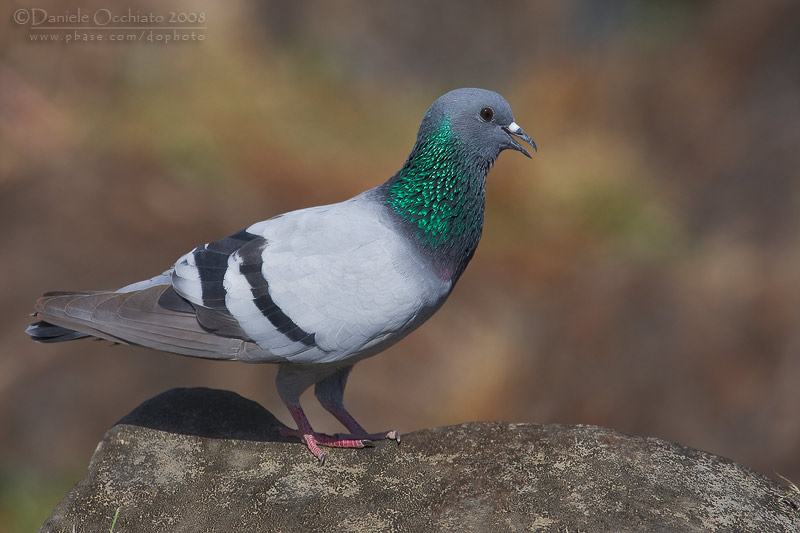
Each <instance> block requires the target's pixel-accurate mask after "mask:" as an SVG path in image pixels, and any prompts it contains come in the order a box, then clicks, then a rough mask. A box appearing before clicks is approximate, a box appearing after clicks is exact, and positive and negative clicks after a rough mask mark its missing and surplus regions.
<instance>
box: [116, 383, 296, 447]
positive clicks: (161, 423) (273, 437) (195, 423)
mask: <svg viewBox="0 0 800 533" xmlns="http://www.w3.org/2000/svg"><path fill="white" fill-rule="evenodd" d="M117 424H128V425H132V426H140V427H146V428H150V429H156V430H159V431H167V432H170V433H177V434H181V435H194V436H198V437H207V438H213V439H238V440H251V441H262V442H297V439H294V438H291V437H284V436H282V435H281V434H280V429H281V428H282V427H286V426H284V425H283V424H282V423H281V422H280V421H279V420H278V419H277V418H275V415H273V414H272V413H270V412H269V411H267V410H266V409H264V408H263V407H262V406H261V405H259V404H257V403H256V402H254V401H252V400H248V399H246V398H243V397H241V396H239V395H238V394H236V393H235V392H230V391H224V390H217V389H208V388H204V387H196V388H188V389H184V388H180V389H170V390H168V391H166V392H163V393H161V394H159V395H158V396H155V397H153V398H151V399H149V400H147V401H145V402H143V403H142V404H141V405H139V407H137V408H136V409H134V410H133V411H131V412H130V413H129V414H127V415H126V416H124V417H123V418H122V419H121V420H119V422H117Z"/></svg>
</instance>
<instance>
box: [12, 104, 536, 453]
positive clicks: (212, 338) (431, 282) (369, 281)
mask: <svg viewBox="0 0 800 533" xmlns="http://www.w3.org/2000/svg"><path fill="white" fill-rule="evenodd" d="M515 137H517V138H519V139H521V140H523V141H525V142H526V143H528V144H529V145H530V146H532V147H533V149H534V151H536V144H535V143H534V141H533V140H532V139H531V138H530V137H529V136H528V135H527V134H526V133H525V132H524V131H523V130H522V128H520V126H519V125H517V123H516V122H515V121H514V117H513V115H512V112H511V107H510V106H509V104H508V103H507V102H506V100H505V99H504V98H503V97H502V96H501V95H499V94H498V93H496V92H493V91H489V90H485V89H456V90H453V91H450V92H448V93H446V94H445V95H443V96H441V97H440V98H438V99H437V100H436V101H435V102H434V103H433V105H431V107H430V108H429V109H428V111H427V112H426V113H425V116H424V117H423V119H422V123H421V124H420V127H419V131H418V133H417V139H416V142H415V144H414V147H413V149H412V150H411V154H410V155H409V156H408V159H406V162H405V164H403V166H402V168H401V169H400V170H399V171H398V172H397V173H396V174H394V175H393V176H392V177H391V178H389V179H388V180H387V181H386V182H385V183H383V184H382V185H379V186H377V187H375V188H372V189H370V190H367V191H366V192H363V193H361V194H359V195H357V196H355V197H353V198H350V199H349V200H345V201H343V202H341V203H336V204H331V205H324V206H318V207H310V208H306V209H300V210H297V211H291V212H289V213H285V214H282V215H278V216H275V217H273V218H270V219H268V220H265V221H262V222H257V223H255V224H253V225H251V226H249V227H248V228H246V229H243V230H241V231H239V232H237V233H234V234H233V235H230V236H228V237H225V238H223V239H220V240H217V241H213V242H209V243H207V244H204V245H202V246H198V247H196V248H194V249H193V250H192V251H190V252H188V253H187V254H185V255H183V256H182V257H181V258H179V259H178V261H177V262H176V263H175V264H174V265H173V266H172V267H170V268H169V269H167V270H166V271H165V272H163V273H161V274H159V275H157V276H155V277H152V278H150V279H147V280H144V281H139V282H136V283H133V284H130V285H127V286H125V287H123V288H121V289H118V290H113V291H83V292H49V293H46V294H44V295H43V296H42V297H41V298H39V299H38V300H37V301H36V304H35V313H34V314H33V315H32V316H34V317H36V319H37V320H38V321H37V322H35V323H33V324H31V325H30V326H29V327H28V328H27V330H26V332H27V333H28V334H29V335H30V336H31V337H32V338H33V340H35V341H39V342H44V343H50V342H61V341H70V340H75V339H80V338H85V337H96V338H99V339H106V340H109V341H112V342H115V343H122V344H131V345H138V346H145V347H148V348H153V349H156V350H162V351H165V352H171V353H176V354H181V355H188V356H193V357H203V358H208V359H217V360H233V361H243V362H245V363H275V364H278V365H279V369H278V373H277V378H276V386H277V390H278V393H279V395H280V397H281V399H282V401H283V402H284V404H285V405H286V407H287V408H288V410H289V413H290V414H291V416H292V418H293V419H294V421H295V423H296V424H297V429H291V428H288V427H285V428H283V429H282V434H283V435H285V436H294V437H298V438H300V439H301V440H302V441H303V442H304V443H305V445H306V446H307V447H308V449H309V450H310V451H311V453H312V454H314V456H315V457H316V458H317V460H318V461H319V462H320V464H322V463H324V461H325V453H324V452H323V451H322V448H321V446H324V447H340V448H364V447H366V446H373V445H374V441H375V440H379V439H391V440H396V441H397V442H400V435H399V434H398V433H397V432H396V431H385V432H379V433H368V432H367V431H366V430H365V429H364V428H363V427H362V426H361V425H360V424H359V423H358V422H356V420H355V419H354V418H353V417H352V416H351V415H350V414H349V413H348V412H347V410H346V409H345V407H344V403H343V396H344V389H345V385H346V384H347V378H348V376H349V375H350V371H351V370H352V369H353V365H355V364H356V363H357V362H358V361H360V360H362V359H364V358H367V357H370V356H372V355H375V354H377V353H379V352H381V351H383V350H385V349H386V348H388V347H389V346H391V345H393V344H394V343H396V342H398V341H399V340H401V339H402V338H403V337H405V336H406V335H408V334H409V333H410V332H412V331H413V330H414V329H416V328H417V327H419V326H420V325H421V324H422V323H423V322H425V321H426V320H428V319H429V318H430V317H431V316H432V315H433V314H434V313H435V312H436V311H437V310H438V309H439V308H440V307H441V306H442V304H443V303H444V301H445V300H446V299H447V297H448V296H449V295H450V293H451V292H452V290H453V287H454V286H455V284H456V282H457V281H458V279H459V277H460V276H461V274H462V273H463V272H464V269H465V268H466V266H467V263H469V261H470V259H471V258H472V256H473V254H474V253H475V249H476V248H477V246H478V241H479V240H480V237H481V232H482V229H483V218H484V201H485V187H486V174H487V172H488V171H489V169H490V168H491V167H492V165H493V164H494V162H495V160H496V159H497V157H498V155H499V154H500V152H502V151H503V150H505V149H511V150H516V151H519V152H522V153H523V154H524V155H526V156H527V157H529V158H530V157H531V154H530V153H529V152H528V151H527V150H526V149H525V148H524V147H523V146H522V145H521V144H520V143H519V142H517V140H516V139H515ZM312 385H314V392H315V396H316V397H317V399H318V400H319V402H320V404H321V405H322V406H323V407H324V408H325V409H326V410H327V411H328V412H330V413H331V414H332V415H333V416H334V417H335V418H336V419H338V420H339V422H341V423H342V425H343V426H344V427H345V428H346V429H347V431H348V433H347V434H335V435H328V434H323V433H317V432H315V431H314V430H313V429H312V427H311V424H310V423H309V421H308V418H307V417H306V415H305V413H304V412H303V408H302V407H301V406H300V395H301V394H302V393H303V392H304V391H305V390H307V389H308V388H309V387H311V386H312Z"/></svg>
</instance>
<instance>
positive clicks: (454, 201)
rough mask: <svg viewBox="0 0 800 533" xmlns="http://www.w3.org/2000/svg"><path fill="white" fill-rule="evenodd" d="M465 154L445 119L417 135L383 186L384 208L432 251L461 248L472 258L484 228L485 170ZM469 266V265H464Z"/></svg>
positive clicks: (448, 121) (446, 118) (447, 118)
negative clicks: (404, 160)
mask: <svg viewBox="0 0 800 533" xmlns="http://www.w3.org/2000/svg"><path fill="white" fill-rule="evenodd" d="M471 163H472V162H471V161H470V159H469V158H468V157H466V154H465V153H463V151H462V148H461V147H460V143H459V140H458V137H457V136H456V134H455V133H454V132H453V129H452V127H451V124H450V120H449V117H447V116H445V117H443V119H442V120H441V123H440V124H439V126H438V127H437V128H435V129H433V130H432V131H431V132H430V133H428V134H427V135H420V137H419V138H418V140H417V144H416V145H415V146H414V149H413V150H412V152H411V155H409V156H408V160H407V161H406V164H405V165H403V168H402V169H401V170H400V171H399V172H398V173H397V174H396V175H395V176H394V177H393V178H392V179H391V180H389V182H388V183H387V186H388V190H387V195H386V202H387V203H388V204H389V205H391V206H392V207H393V208H394V210H395V212H397V214H399V215H400V216H401V217H402V218H403V219H404V220H405V221H406V222H407V223H409V224H410V226H411V227H412V228H413V229H414V233H415V234H416V236H417V237H418V238H419V239H420V241H421V242H422V243H424V244H426V245H428V246H431V247H433V248H434V249H440V248H442V247H447V248H449V247H452V246H453V245H456V244H459V243H461V244H463V245H464V246H460V247H459V248H462V249H463V248H469V250H464V252H463V253H468V254H469V255H470V256H471V255H472V252H474V250H475V247H476V246H477V245H478V240H479V239H480V235H481V229H482V228H483V206H484V185H485V180H486V168H485V167H484V168H483V169H480V168H476V167H474V166H473V165H472V164H471ZM467 260H468V259H467Z"/></svg>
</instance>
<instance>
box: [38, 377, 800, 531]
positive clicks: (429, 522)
mask: <svg viewBox="0 0 800 533" xmlns="http://www.w3.org/2000/svg"><path fill="white" fill-rule="evenodd" d="M280 426H281V423H280V422H278V420H277V419H275V417H274V416H272V415H271V414H270V413H269V412H268V411H266V410H265V409H263V408H262V407H260V406H259V405H258V404H256V403H254V402H251V401H249V400H246V399H244V398H242V397H240V396H238V395H236V394H234V393H231V392H225V391H218V390H210V389H173V390H170V391H168V392H165V393H163V394H161V395H159V396H157V397H155V398H153V399H151V400H149V401H147V402H145V403H143V404H142V405H141V406H139V407H138V408H137V409H136V410H134V411H133V412H132V413H131V414H129V415H128V416H126V417H125V418H123V419H122V420H121V421H120V422H119V423H118V424H116V425H115V426H114V427H112V428H111V429H110V430H109V431H108V432H107V433H106V435H105V437H104V438H103V440H102V441H101V442H100V444H99V445H98V447H97V450H96V451H95V453H94V455H93V456H92V460H91V462H90V464H89V472H88V475H87V476H86V478H85V479H83V480H82V481H80V482H79V483H78V484H77V485H76V486H75V487H74V488H73V489H72V490H71V491H70V492H69V494H67V496H66V497H65V498H64V499H63V500H62V501H61V503H60V504H59V505H58V507H57V508H56V509H55V511H53V513H52V515H50V517H49V518H48V519H47V521H46V522H45V523H44V525H43V526H42V531H59V532H62V531H80V532H84V531H109V529H110V528H111V523H112V520H113V517H114V515H115V513H117V510H118V518H117V521H116V524H115V527H114V531H115V532H118V533H122V532H125V531H137V532H138V531H187V532H198V531H226V532H227V531H284V532H291V531H303V532H307V531H318V530H326V531H385V530H397V531H567V530H568V531H713V530H720V531H758V532H764V531H795V532H797V531H800V511H799V510H798V500H797V496H798V495H791V496H790V497H788V498H782V496H783V495H784V494H786V489H785V488H784V487H782V486H781V485H780V484H778V483H776V482H774V481H772V480H770V479H768V478H766V477H764V476H762V475H760V474H757V473H755V472H752V471H750V470H748V469H747V468H745V467H743V466H740V465H738V464H736V463H734V462H732V461H730V460H728V459H724V458H722V457H718V456H714V455H711V454H708V453H705V452H701V451H697V450H693V449H690V448H686V447H683V446H680V445H677V444H673V443H670V442H665V441H662V440H658V439H654V438H646V437H632V436H627V435H622V434H619V433H616V432H614V431H611V430H608V429H604V428H600V427H592V426H565V425H553V426H541V425H532V424H507V423H502V422H475V423H469V424H462V425H459V426H451V427H443V428H433V429H425V430H422V431H417V432H415V433H411V434H409V435H404V436H403V441H402V444H400V445H399V446H398V445H397V444H396V443H395V442H380V443H377V446H376V447H375V448H371V449H364V450H336V449H334V450H330V451H329V453H328V458H327V462H326V463H325V465H324V466H320V465H318V464H317V463H316V461H314V458H313V457H312V456H311V454H309V453H308V451H307V450H306V449H305V447H304V446H303V445H302V444H300V442H299V440H295V439H284V438H282V437H280V436H279V433H278V428H279V427H280Z"/></svg>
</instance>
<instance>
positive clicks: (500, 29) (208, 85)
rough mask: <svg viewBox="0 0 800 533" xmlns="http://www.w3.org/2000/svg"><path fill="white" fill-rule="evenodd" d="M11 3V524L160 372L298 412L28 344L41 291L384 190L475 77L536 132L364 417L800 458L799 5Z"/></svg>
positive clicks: (400, 348)
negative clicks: (150, 34) (132, 23)
mask: <svg viewBox="0 0 800 533" xmlns="http://www.w3.org/2000/svg"><path fill="white" fill-rule="evenodd" d="M0 5H2V6H3V9H2V11H3V22H2V24H3V25H4V26H3V27H4V30H3V31H2V32H0V224H1V225H0V228H2V229H0V279H2V283H0V301H2V308H0V318H2V320H0V451H1V452H2V454H1V455H0V530H9V531H13V530H29V529H31V528H35V527H38V525H39V524H40V523H41V522H42V521H43V520H44V518H45V517H46V516H47V514H48V513H49V511H50V510H51V509H52V508H53V507H54V505H55V503H56V502H57V500H58V499H60V498H61V497H62V496H63V495H64V493H65V492H66V491H67V490H68V489H69V487H70V486H71V485H72V484H74V483H75V482H76V481H77V480H78V479H80V478H81V477H82V476H83V473H84V471H85V468H86V465H87V463H88V460H89V458H90V456H91V454H92V452H93V451H94V447H95V445H96V443H97V442H98V441H99V440H100V438H101V437H102V435H103V432H104V431H105V430H106V429H107V428H108V427H110V426H111V425H112V424H114V423H115V422H116V421H117V420H118V419H119V418H121V417H122V416H123V415H125V414H126V413H128V412H129V411H130V410H131V409H133V408H134V407H136V406H137V405H138V404H139V403H140V402H142V401H144V400H146V399H148V398H150V397H152V396H154V395H156V394H158V393H160V392H163V391H165V390H167V389H169V388H172V387H192V386H206V387H216V388H222V389H230V390H233V391H236V392H238V393H239V394H241V395H243V396H246V397H248V398H251V399H253V400H256V401H258V402H260V403H261V404H262V405H264V406H265V407H266V408H267V409H269V410H271V411H273V412H274V413H275V414H276V415H277V416H278V417H279V418H281V419H282V420H284V421H286V422H289V421H290V418H289V416H288V413H287V412H286V411H285V409H284V407H283V406H282V405H281V403H280V401H279V399H278V397H277V394H276V393H275V391H274V387H273V379H274V375H275V371H276V369H275V368H274V367H272V366H268V365H264V366H256V367H253V366H247V365H243V364H235V363H217V362H209V361H198V360H192V359H190V358H183V357H177V356H172V355H166V354H162V353H157V352H152V351H148V350H145V349H141V348H132V347H125V346H111V345H110V344H108V343H105V342H89V341H82V342H74V343H66V344H60V345H51V346H44V345H37V344H34V343H33V342H31V341H30V340H29V339H28V338H27V336H26V335H25V334H24V333H23V330H24V328H25V327H26V325H27V324H28V323H29V320H30V319H29V316H28V313H30V312H31V310H32V304H33V301H34V300H35V298H36V297H37V296H38V295H39V294H40V293H41V292H43V291H46V290H53V289H98V288H115V287H118V286H121V285H123V284H127V283H129V282H131V281H134V280H138V279H141V278H145V277H149V276H151V275H154V274H156V273H158V272H161V271H162V270H163V269H164V268H166V267H168V266H169V265H171V264H172V263H173V262H174V260H175V259H176V258H177V257H179V256H180V255H181V254H183V253H184V252H185V251H187V250H189V249H191V248H192V247H193V246H195V245H197V244H200V243H203V242H206V241H208V240H212V239H216V238H219V237H222V236H225V235H227V234H230V233H232V232H234V231H237V230H239V229H240V228H242V227H245V226H246V225H248V224H250V223H252V222H254V221H257V220H262V219H265V218H268V217H270V216H272V215H275V214H278V213H281V212H284V211H287V210H290V209H295V208H300V207H306V206H310V205H315V204H320V203H329V202H336V201H340V200H343V199H346V198H348V197H350V196H352V195H354V194H356V193H358V192H360V191H362V190H364V189H367V188H369V187H373V186H375V185H377V184H379V183H380V182H382V181H383V180H384V179H386V178H388V177H389V176H390V175H391V174H393V173H394V172H395V171H396V170H397V169H398V168H399V166H400V165H401V164H402V162H403V160H404V158H405V157H406V155H407V153H408V150H409V149H410V148H411V145H412V143H413V140H414V135H415V133H416V128H417V125H418V124H419V120H420V119H421V117H422V114H423V113H424V111H425V109H427V107H428V106H429V105H430V103H431V102H432V101H433V100H434V99H435V98H437V97H438V96H439V95H440V94H442V93H444V92H446V91H447V90H450V89H452V88H455V87H462V86H477V87H485V88H490V89H494V90H497V91H499V92H501V93H502V94H503V95H504V96H505V97H506V98H507V99H508V100H509V102H510V103H511V105H512V107H513V109H514V111H515V118H516V120H517V122H518V123H519V124H520V125H521V126H522V127H523V128H525V130H526V131H528V132H529V133H530V134H531V136H532V137H533V138H534V139H535V140H536V142H537V143H538V145H539V153H538V154H537V155H536V156H535V157H534V159H533V161H529V160H527V159H526V158H524V157H522V156H520V155H519V154H516V153H511V152H509V153H504V154H503V155H502V156H501V158H500V160H499V161H498V163H497V165H496V166H495V168H494V169H493V171H492V173H491V174H490V176H489V182H488V197H487V215H486V227H485V231H484V237H483V241H482V243H481V246H480V247H479V249H478V252H477V254H476V256H475V258H474V260H473V262H472V264H471V265H470V268H469V269H468V270H467V272H466V274H465V275H464V276H463V278H462V279H461V282H460V284H459V286H458V287H457V289H456V291H455V292H454V294H453V295H452V297H451V298H450V301H449V302H448V303H447V304H446V305H445V306H444V308H443V309H442V310H441V311H440V312H439V313H438V314H437V315H436V316H435V317H434V318H433V319H432V320H431V321H430V322H429V323H428V324H426V325H425V326H423V327H422V328H421V329H420V330H419V331H418V332H416V333H414V334H413V335H412V336H411V337H409V338H408V339H407V340H406V341H404V342H402V343H400V344H399V345H397V346H395V347H393V348H392V349H391V350H389V351H387V352H386V353H385V354H382V355H380V356H378V357H375V358H372V359H369V360H367V361H364V362H362V363H361V364H359V365H358V367H357V368H356V371H355V372H354V374H353V376H352V379H351V381H350V386H349V388H348V391H347V397H346V399H347V402H348V404H349V406H350V407H351V411H352V412H353V413H354V414H355V415H356V417H357V418H358V419H359V420H360V421H362V423H364V424H365V425H366V426H367V428H371V429H373V430H379V429H389V428H396V429H398V430H400V431H401V432H409V431H414V430H416V429H420V428H423V427H427V426H437V425H447V424H456V423H460V422H464V421H469V420H482V419H500V420H507V421H515V422H536V423H571V424H599V425H603V426H607V427H611V428H614V429H616V430H619V431H622V432H626V433H634V434H640V435H652V436H657V437H661V438H665V439H669V440H672V441H677V442H680V443H682V444H685V445H688V446H692V447H696V448H700V449H704V450H708V451H711V452H713V453H717V454H720V455H724V456H727V457H730V458H732V459H734V460H736V461H738V462H741V463H743V464H745V465H748V466H750V467H752V468H754V469H756V470H759V471H761V472H763V473H765V474H767V475H770V476H773V477H775V473H774V472H778V473H780V474H782V475H784V476H786V477H788V478H790V479H793V480H794V481H795V482H798V481H800V453H799V452H800V412H799V410H798V407H799V406H800V395H798V382H799V381H800V353H799V352H800V234H799V233H798V228H800V54H799V53H798V51H800V32H798V31H797V26H798V23H799V22H800V4H798V3H796V2H789V1H785V2H781V1H762V2H748V1H739V2H736V1H730V2H719V3H706V2H678V1H675V2H648V3H645V2H599V1H586V2H583V1H572V2H514V1H508V2H493V3H480V2H464V1H449V2H436V3H430V2H392V3H389V2H381V3H373V2H366V1H363V2H350V3H346V4H342V3H336V4H333V3H322V2H319V3H316V2H306V1H303V2H291V3H290V2H267V3H255V2H253V3H236V4H235V5H224V4H222V3H218V4H198V3H190V2H185V3H181V2H166V3H164V2H155V1H152V2H147V1H134V0H129V1H128V2H124V3H117V4H115V7H114V8H110V9H111V10H112V11H114V12H115V13H118V12H123V13H127V11H126V10H127V8H131V10H132V12H133V13H137V12H141V13H145V14H148V13H155V14H160V15H165V16H168V15H169V12H170V11H175V12H194V13H198V12H204V13H205V21H204V22H203V23H202V24H201V25H202V26H205V27H206V28H207V29H205V30H199V31H198V32H197V33H198V34H202V35H203V36H204V39H203V40H202V41H189V42H179V43H169V44H158V43H149V42H116V43H108V42H103V43H74V44H65V43H64V42H33V41H32V40H31V39H32V37H30V35H31V34H33V33H36V32H37V31H39V32H40V33H42V32H41V31H40V30H32V29H30V28H29V27H28V26H27V25H24V24H22V25H20V24H17V23H15V22H14V20H15V19H14V18H13V17H14V13H15V10H17V9H19V8H25V9H30V8H34V7H36V8H41V9H45V10H47V11H49V12H50V14H64V13H65V12H66V11H67V9H71V10H72V11H73V13H74V12H75V10H76V9H77V8H79V7H80V8H81V9H82V10H83V11H84V12H88V13H89V14H90V15H91V14H92V13H93V12H94V11H96V10H97V9H98V8H99V7H106V8H108V5H107V4H105V3H103V4H98V3H93V2H92V0H87V1H86V2H85V3H78V2H74V1H70V2H54V1H53V2H48V1H41V2H38V3H35V4H34V3H30V2H11V3H9V2H7V1H6V2H5V3H4V4H0ZM52 33H58V34H60V35H62V36H63V35H64V34H66V33H68V32H67V31H60V32H58V31H54V32H52ZM98 33H101V32H100V31H95V32H89V34H90V35H93V34H98ZM304 401H305V405H306V406H307V409H308V412H309V416H310V417H311V420H312V421H313V422H314V424H315V427H317V428H318V429H320V430H325V431H338V430H339V428H338V426H337V425H336V424H335V422H334V421H333V420H332V418H331V417H330V416H329V415H327V414H325V413H324V412H322V410H321V408H319V407H318V406H317V405H316V402H315V401H314V400H313V397H312V396H310V395H309V396H307V397H304Z"/></svg>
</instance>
